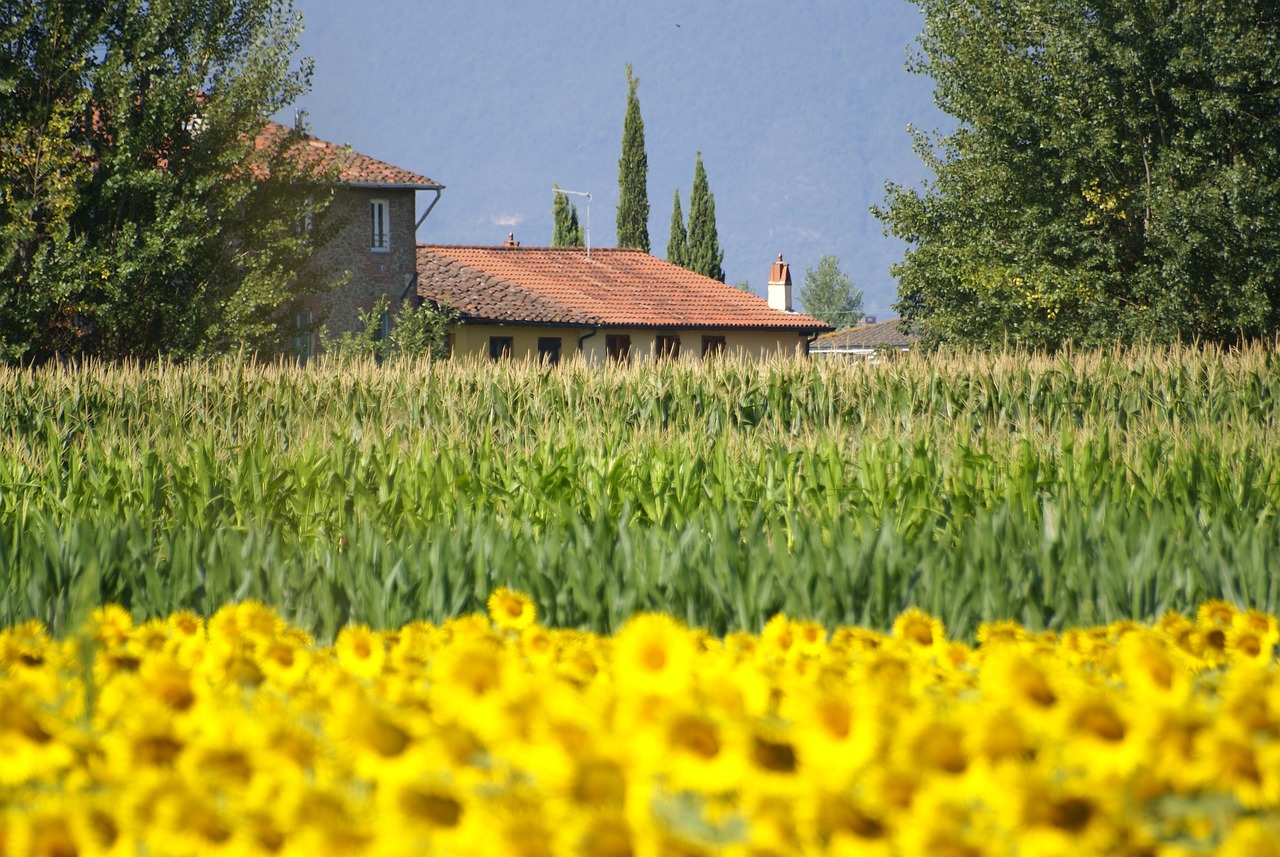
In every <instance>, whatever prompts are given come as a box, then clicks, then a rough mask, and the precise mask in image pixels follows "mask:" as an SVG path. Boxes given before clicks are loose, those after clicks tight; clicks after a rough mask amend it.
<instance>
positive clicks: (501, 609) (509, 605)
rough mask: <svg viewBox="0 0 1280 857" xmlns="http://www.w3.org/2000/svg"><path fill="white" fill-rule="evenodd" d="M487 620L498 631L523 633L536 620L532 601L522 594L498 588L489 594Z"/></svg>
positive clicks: (501, 587) (535, 611)
mask: <svg viewBox="0 0 1280 857" xmlns="http://www.w3.org/2000/svg"><path fill="white" fill-rule="evenodd" d="M488 606H489V618H490V619H492V620H493V624H494V625H496V626H497V627H498V630H500V631H523V630H524V629H525V628H528V627H529V626H530V625H532V624H533V623H534V621H535V620H536V619H537V615H538V610H537V608H536V607H535V606H534V604H533V599H531V598H530V597H529V596H528V595H525V594H524V593H523V592H516V591H515V590H514V589H508V588H507V587H505V586H499V587H498V588H497V589H495V590H493V592H491V593H489V605H488Z"/></svg>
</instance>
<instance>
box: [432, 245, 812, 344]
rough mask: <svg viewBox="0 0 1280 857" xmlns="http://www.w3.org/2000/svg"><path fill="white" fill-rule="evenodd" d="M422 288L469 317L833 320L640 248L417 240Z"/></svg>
mask: <svg viewBox="0 0 1280 857" xmlns="http://www.w3.org/2000/svg"><path fill="white" fill-rule="evenodd" d="M418 291H419V294H421V295H422V296H423V297H424V298H427V299H428V300H432V301H435V302H438V303H447V304H449V305H450V306H452V307H453V308H454V309H456V310H458V311H459V312H460V313H462V315H463V316H464V317H465V318H468V319H471V320H475V321H495V322H507V323H517V324H519V323H524V324H535V323H562V324H572V325H593V326H602V327H661V328H706V327H717V328H739V329H752V328H755V329H763V330H795V331H823V330H830V329H831V326H830V325H828V324H826V323H825V322H822V321H819V320H818V319H816V318H812V317H810V316H807V315H803V314H801V313H794V312H781V311H779V310H775V309H772V308H770V306H769V304H768V302H767V301H765V300H764V299H763V298H759V297H756V296H755V295H751V294H748V293H746V292H744V291H742V290H740V289H737V288H734V287H733V286H729V285H726V284H724V283H721V282H719V281H718V280H713V279H711V278H709V277H704V276H702V275H701V274H695V273H694V272H692V271H688V270H686V269H684V268H681V267H679V266H678V265H673V264H671V263H669V262H664V261H663V260H661V259H658V258H655V257H654V256H651V255H649V254H648V253H645V252H644V251H642V250H629V249H622V248H610V247H603V248H592V250H591V255H590V257H588V256H587V253H586V251H585V250H584V249H583V248H581V247H459V246H430V247H429V246H420V247H419V248H418Z"/></svg>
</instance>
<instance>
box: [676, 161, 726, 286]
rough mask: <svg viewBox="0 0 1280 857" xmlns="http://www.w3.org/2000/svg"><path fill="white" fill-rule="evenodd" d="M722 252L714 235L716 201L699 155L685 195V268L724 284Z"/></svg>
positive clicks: (717, 237) (715, 234)
mask: <svg viewBox="0 0 1280 857" xmlns="http://www.w3.org/2000/svg"><path fill="white" fill-rule="evenodd" d="M723 262H724V251H723V250H721V249H720V236H719V234H718V233H717V232H716V198H715V196H714V195H712V193H711V189H710V188H709V187H707V171H706V169H705V168H704V167H703V166H702V152H698V160H697V163H696V164H695V165H694V168H693V189H692V190H691V191H690V192H689V235H688V251H687V253H686V255H685V267H686V268H688V269H689V270H690V271H695V272H697V273H699V274H702V275H703V276H704V277H710V278H711V279H713V280H719V281H720V282H722V283H723V282H724V268H723V267H722V264H723Z"/></svg>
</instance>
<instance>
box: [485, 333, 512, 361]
mask: <svg viewBox="0 0 1280 857" xmlns="http://www.w3.org/2000/svg"><path fill="white" fill-rule="evenodd" d="M514 349H515V342H514V340H512V338H511V337H510V336H490V337H489V359H490V360H509V359H511V352H512V351H513V350H514Z"/></svg>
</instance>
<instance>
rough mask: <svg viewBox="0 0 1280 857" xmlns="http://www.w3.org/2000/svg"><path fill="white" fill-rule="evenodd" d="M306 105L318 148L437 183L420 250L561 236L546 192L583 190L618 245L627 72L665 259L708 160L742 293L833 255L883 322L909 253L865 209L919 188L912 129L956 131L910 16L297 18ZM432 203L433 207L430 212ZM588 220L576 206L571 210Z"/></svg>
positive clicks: (333, 7) (365, 8)
mask: <svg viewBox="0 0 1280 857" xmlns="http://www.w3.org/2000/svg"><path fill="white" fill-rule="evenodd" d="M295 7H296V9H297V11H299V12H300V13H301V14H302V16H303V22H304V26H305V31H304V33H303V37H302V39H301V46H300V49H299V55H300V56H311V57H313V58H314V59H315V76H314V78H313V80H312V91H311V92H310V93H309V94H308V95H306V96H304V97H303V99H302V100H301V101H300V102H299V104H298V105H297V106H299V107H301V108H303V109H305V110H306V111H307V121H308V122H309V124H310V126H311V130H312V132H313V133H315V134H316V135H317V136H319V137H322V138H324V139H327V140H331V141H333V142H336V143H350V144H351V145H352V146H353V147H354V148H355V149H356V150H358V151H360V152H363V153H364V154H367V155H370V156H372V157H375V158H379V159H380V160H384V161H388V162H390V163H393V164H396V165H397V166H401V167H405V168H407V169H411V170H414V171H416V172H419V173H423V174H425V175H427V176H430V177H431V178H433V179H435V180H436V181H438V182H440V183H442V184H444V185H445V186H446V190H445V191H444V195H443V197H442V199H441V201H440V204H439V205H438V206H437V207H436V208H435V210H434V211H433V212H432V214H431V216H430V218H428V220H427V221H426V222H425V223H424V224H423V226H422V229H421V230H420V231H419V233H418V239H419V240H420V241H427V242H433V243H446V244H496V243H501V242H502V241H503V240H504V239H505V238H506V237H507V233H509V232H514V233H515V235H516V238H517V239H518V240H519V241H521V243H523V244H525V245H527V246H532V245H546V244H549V243H550V240H551V226H552V223H551V203H552V193H551V188H552V185H553V184H554V183H559V185H560V186H561V187H563V188H568V189H572V190H580V191H589V192H590V193H591V194H592V201H591V241H592V244H594V245H595V246H611V245H612V244H613V243H614V220H615V215H616V208H617V197H618V156H619V154H620V152H621V137H622V119H623V113H624V111H625V108H626V91H627V87H626V71H625V66H626V64H627V63H628V62H629V63H631V65H632V66H633V69H634V73H635V74H636V76H638V77H639V78H640V88H639V96H640V106H641V113H642V115H643V117H644V122H645V140H646V150H647V154H648V158H649V176H648V189H649V203H650V219H649V232H650V238H651V243H652V252H653V253H654V255H656V256H663V255H665V251H666V244H667V237H668V234H667V233H668V225H669V223H670V220H671V208H672V197H673V194H674V193H675V191H676V190H677V189H679V192H680V199H681V206H682V208H683V209H684V211H685V213H686V215H687V213H688V200H689V187H690V184H691V183H692V180H693V169H694V160H695V155H696V153H697V152H698V151H701V152H702V158H703V163H704V165H705V167H706V170H707V175H708V178H709V182H710V186H711V190H712V192H713V193H714V194H715V201H716V220H717V225H718V228H719V236H720V241H721V246H722V248H723V249H724V251H725V262H724V267H725V271H726V274H727V279H728V281H729V282H741V281H744V280H746V281H748V282H749V283H750V284H751V286H752V288H753V290H754V291H756V292H757V293H758V294H762V293H763V290H764V283H765V281H766V280H767V278H768V271H769V265H770V263H771V262H772V260H773V259H774V258H775V257H776V256H777V254H778V253H779V252H781V253H782V254H783V256H784V258H786V260H787V261H788V262H790V263H791V266H792V277H793V279H794V280H795V282H796V284H797V286H798V285H799V284H800V283H801V281H802V280H803V277H804V272H805V270H806V269H808V268H811V267H812V268H816V267H817V264H818V260H819V259H820V257H821V256H822V255H824V254H831V255H835V256H836V257H838V258H839V260H840V266H841V269H842V270H843V271H844V272H845V273H847V274H849V275H851V276H852V277H853V279H854V282H855V284H856V285H857V286H858V287H859V288H861V289H862V290H863V292H864V305H865V308H866V310H867V311H868V312H870V313H872V314H875V315H877V316H879V317H880V318H881V319H884V318H888V317H890V315H892V313H891V305H892V303H893V301H894V299H895V291H896V286H895V284H894V281H893V279H892V278H891V276H890V275H889V271H888V268H889V265H890V264H892V263H893V262H894V261H896V260H898V259H900V258H901V256H902V252H903V245H901V244H900V243H898V242H896V241H893V240H891V239H887V238H885V237H884V236H883V235H882V231H881V229H882V227H881V224H880V223H879V222H878V221H876V220H875V219H874V218H873V217H872V216H871V215H870V214H869V213H868V211H867V209H868V207H869V206H871V205H873V204H876V203H879V202H881V201H882V200H883V198H884V183H885V182H886V181H895V182H898V183H903V184H916V183H918V182H920V181H921V180H922V179H923V178H925V176H926V172H925V169H924V167H923V165H922V164H921V162H920V161H919V159H918V158H917V157H916V156H915V155H914V153H912V151H911V142H910V138H909V137H908V134H907V125H908V124H909V123H910V124H914V125H916V126H917V127H920V128H923V129H925V130H934V129H939V128H941V129H947V128H949V127H950V122H949V120H948V118H947V117H945V116H944V115H942V114H941V113H939V112H938V111H937V110H936V108H935V107H934V106H933V99H932V85H931V82H930V81H929V80H928V79H927V78H924V77H920V76H917V75H911V74H908V73H907V72H906V71H905V69H904V63H905V61H906V57H907V51H908V49H909V48H910V47H912V45H913V43H914V39H915V37H916V36H917V35H918V33H919V31H920V29H921V26H922V18H921V16H920V14H919V12H918V11H917V9H916V7H915V6H913V5H911V4H910V3H908V2H906V0H815V2H805V1H804V0H796V2H790V3H779V2H777V0H771V2H765V0H742V2H734V3H727V2H689V0H644V2H631V3H617V2H599V0H561V2H557V3H533V2H517V0H490V2H480V3H475V4H468V3H439V2H413V0H372V2H368V3H359V4H357V3H352V2H350V0H296V3H295ZM426 201H427V200H426V198H425V197H424V198H420V200H419V208H420V210H421V209H422V208H424V207H425V204H426ZM578 204H579V211H580V216H581V217H582V218H584V219H585V217H586V210H585V205H584V204H583V202H582V201H581V200H578Z"/></svg>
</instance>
